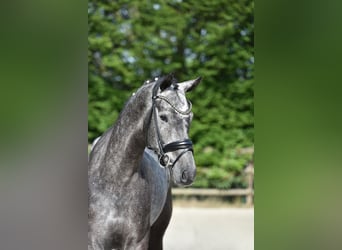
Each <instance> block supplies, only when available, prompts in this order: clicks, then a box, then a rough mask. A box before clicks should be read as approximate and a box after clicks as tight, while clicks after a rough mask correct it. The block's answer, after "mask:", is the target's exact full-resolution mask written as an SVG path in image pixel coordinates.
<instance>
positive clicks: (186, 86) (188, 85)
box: [178, 77, 202, 92]
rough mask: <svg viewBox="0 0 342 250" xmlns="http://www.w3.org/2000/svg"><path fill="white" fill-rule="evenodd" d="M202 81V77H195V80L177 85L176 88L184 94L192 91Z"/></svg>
mask: <svg viewBox="0 0 342 250" xmlns="http://www.w3.org/2000/svg"><path fill="white" fill-rule="evenodd" d="M201 80H202V77H197V78H196V79H193V80H189V81H185V82H181V83H178V87H179V88H180V89H182V90H184V92H189V91H191V90H193V89H194V88H195V87H196V86H197V85H198V84H199V83H200V82H201Z"/></svg>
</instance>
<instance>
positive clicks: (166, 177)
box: [88, 74, 201, 250]
mask: <svg viewBox="0 0 342 250" xmlns="http://www.w3.org/2000/svg"><path fill="white" fill-rule="evenodd" d="M200 81H201V77H198V78H196V79H193V80H188V81H184V82H181V83H178V82H177V80H176V79H175V78H174V77H173V75H172V74H169V75H166V76H162V77H159V78H155V79H153V80H147V81H145V82H144V84H143V85H142V86H141V87H140V88H139V89H138V90H137V92H136V93H135V94H133V95H132V96H131V97H130V98H129V100H128V101H127V102H126V105H125V106H124V108H123V110H122V111H121V113H120V115H119V117H118V119H117V121H116V123H115V124H114V125H113V126H112V127H111V128H109V129H108V130H107V131H106V132H105V133H104V134H103V135H102V136H101V137H100V138H98V139H97V141H96V142H95V143H94V144H93V146H92V150H91V152H90V155H89V160H88V203H89V208H88V250H113V249H114V250H162V249H163V237H164V233H165V231H166V228H167V226H168V224H169V221H170V218H171V214H172V196H171V187H172V183H173V184H175V185H180V186H188V185H190V184H191V183H192V182H193V181H194V179H195V176H196V165H195V161H194V156H193V144H192V142H191V140H190V139H189V138H188V132H189V127H190V124H191V121H192V118H193V113H192V111H191V107H192V105H191V102H190V101H188V100H187V98H186V96H185V93H186V92H189V91H191V90H193V89H194V88H195V87H196V86H197V85H198V84H199V83H200Z"/></svg>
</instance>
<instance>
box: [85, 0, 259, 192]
mask: <svg viewBox="0 0 342 250" xmlns="http://www.w3.org/2000/svg"><path fill="white" fill-rule="evenodd" d="M253 9H254V4H253V2H252V1H251V0H245V1H238V0H228V1H226V0H213V1H204V0H199V1H197V0H196V1H194V0H189V1H161V0H160V1H158V0H157V1H154V2H153V3H151V2H150V1H137V0H133V1H123V0H118V1H114V2H113V1H99V0H91V1H90V2H89V5H88V16H89V39H88V43H89V48H88V51H89V53H88V60H89V85H88V86H89V120H88V127H89V133H88V137H89V141H92V140H93V139H94V138H95V137H97V136H99V135H100V134H101V133H103V132H104V131H105V130H106V129H107V128H109V127H110V126H111V125H112V124H113V123H114V122H115V119H116V118H117V116H118V114H119V112H120V111H121V109H122V108H123V105H124V103H125V101H126V100H127V98H128V97H129V96H130V95H131V93H132V92H133V91H135V90H136V89H137V88H138V87H139V86H141V84H142V83H143V82H144V80H146V79H148V78H151V77H155V76H158V75H162V74H167V73H170V72H174V73H175V76H176V77H177V78H178V79H179V80H180V81H183V80H187V79H191V78H194V77H197V76H202V77H203V81H202V83H201V84H200V85H199V86H198V87H197V88H196V90H195V91H193V92H191V93H189V99H190V100H191V101H192V102H193V112H194V115H195V116H194V121H193V123H192V125H191V129H190V137H191V139H192V141H193V142H194V145H195V159H196V163H197V166H198V175H197V178H196V182H195V186H196V187H216V188H229V187H240V186H243V185H244V184H243V168H244V167H245V166H246V165H247V163H248V161H250V160H251V156H250V155H249V156H246V155H241V154H238V153H236V152H237V150H238V149H239V148H244V147H250V146H253V144H254V138H253V137H254V106H253V105H254V104H253V95H254V94H253V83H254V81H253V78H254V48H253V46H254V44H253V43H254V37H253V36H254V30H253V29H254V23H253V19H254V18H253Z"/></svg>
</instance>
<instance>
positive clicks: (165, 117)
mask: <svg viewBox="0 0 342 250" xmlns="http://www.w3.org/2000/svg"><path fill="white" fill-rule="evenodd" d="M159 118H160V119H161V120H162V121H164V122H168V119H167V116H166V115H161V116H159Z"/></svg>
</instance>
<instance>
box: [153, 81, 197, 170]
mask: <svg viewBox="0 0 342 250" xmlns="http://www.w3.org/2000/svg"><path fill="white" fill-rule="evenodd" d="M160 84H161V82H159V81H158V82H157V83H156V84H155V86H154V88H153V92H152V115H153V120H154V125H155V127H156V131H157V137H158V138H157V139H158V148H159V149H158V150H157V149H155V148H153V147H151V146H148V148H149V149H152V150H153V151H154V152H155V153H156V154H157V155H158V159H159V162H160V164H161V165H162V166H163V167H171V168H173V167H174V165H175V164H176V162H177V161H178V160H179V159H180V158H181V157H182V156H183V155H184V154H185V153H187V152H189V151H191V152H192V153H193V152H194V150H193V147H192V141H191V140H190V139H184V140H178V141H175V142H171V143H168V144H163V142H162V139H161V134H160V130H159V127H158V122H157V118H158V117H157V107H156V100H157V99H160V100H163V101H165V102H167V103H168V104H169V105H170V106H171V107H172V108H173V109H174V110H175V111H176V112H178V113H180V114H182V115H189V114H190V113H191V107H192V105H191V102H190V101H187V102H188V106H189V108H188V109H187V110H185V111H182V110H179V109H178V108H177V107H176V106H174V105H173V104H172V103H171V102H170V100H169V99H167V98H166V97H165V96H161V95H157V92H158V88H159V87H160ZM151 119H152V116H151ZM180 149H183V151H182V152H181V153H180V154H179V155H178V156H177V157H176V159H175V160H174V161H171V159H170V157H169V156H168V155H167V153H169V152H174V151H177V150H180Z"/></svg>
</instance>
